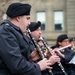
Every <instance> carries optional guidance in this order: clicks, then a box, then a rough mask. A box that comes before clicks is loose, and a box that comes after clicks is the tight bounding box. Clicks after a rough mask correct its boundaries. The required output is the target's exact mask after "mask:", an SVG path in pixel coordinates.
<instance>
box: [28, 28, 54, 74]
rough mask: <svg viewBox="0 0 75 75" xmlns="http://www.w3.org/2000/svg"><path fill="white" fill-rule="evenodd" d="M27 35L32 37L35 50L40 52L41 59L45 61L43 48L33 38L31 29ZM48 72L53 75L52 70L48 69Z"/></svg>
mask: <svg viewBox="0 0 75 75" xmlns="http://www.w3.org/2000/svg"><path fill="white" fill-rule="evenodd" d="M27 33H28V34H29V36H30V38H31V40H32V43H33V45H34V46H35V48H36V49H37V51H38V53H39V55H40V57H41V58H42V59H44V58H45V55H44V53H43V51H42V50H41V48H40V46H39V44H38V43H37V41H36V40H35V39H34V37H33V36H32V34H31V31H30V29H29V28H28V29H27ZM48 72H49V74H50V75H53V73H52V70H51V69H48Z"/></svg>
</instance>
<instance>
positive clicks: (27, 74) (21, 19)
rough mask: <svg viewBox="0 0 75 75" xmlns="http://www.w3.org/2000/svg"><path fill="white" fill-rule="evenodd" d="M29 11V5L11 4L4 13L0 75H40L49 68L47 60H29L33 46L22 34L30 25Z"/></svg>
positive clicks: (0, 50) (0, 39)
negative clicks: (5, 15) (36, 61)
mask: <svg viewBox="0 0 75 75" xmlns="http://www.w3.org/2000/svg"><path fill="white" fill-rule="evenodd" d="M30 9H31V5H29V4H22V3H12V4H10V5H9V7H8V9H7V11H6V14H7V16H8V19H7V20H5V21H3V22H2V23H1V25H0V75H41V71H42V70H45V69H50V68H51V67H50V65H51V63H50V62H49V60H47V59H43V60H41V61H39V62H38V63H34V62H31V61H30V60H29V56H30V54H31V52H32V50H34V46H33V44H32V42H31V41H30V39H29V38H28V37H27V36H26V35H25V34H24V32H25V31H26V29H27V27H28V26H29V24H30Z"/></svg>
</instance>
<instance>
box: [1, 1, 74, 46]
mask: <svg viewBox="0 0 75 75" xmlns="http://www.w3.org/2000/svg"><path fill="white" fill-rule="evenodd" d="M13 2H22V3H29V4H31V5H32V9H31V21H41V23H42V25H41V29H42V36H43V37H45V38H46V39H47V41H48V43H49V44H50V45H54V44H55V42H56V38H57V36H58V35H60V34H64V33H66V34H67V35H68V36H69V37H75V0H3V1H0V7H1V8H0V17H1V18H0V22H1V21H2V20H3V19H5V18H6V16H5V11H6V9H7V7H8V6H9V4H11V3H13Z"/></svg>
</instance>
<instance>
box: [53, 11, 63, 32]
mask: <svg viewBox="0 0 75 75" xmlns="http://www.w3.org/2000/svg"><path fill="white" fill-rule="evenodd" d="M54 25H55V30H62V31H63V30H64V13H63V11H54Z"/></svg>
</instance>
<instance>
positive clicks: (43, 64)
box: [37, 58, 52, 71]
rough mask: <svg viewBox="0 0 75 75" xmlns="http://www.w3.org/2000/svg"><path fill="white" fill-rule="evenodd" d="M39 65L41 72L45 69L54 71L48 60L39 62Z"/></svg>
mask: <svg viewBox="0 0 75 75" xmlns="http://www.w3.org/2000/svg"><path fill="white" fill-rule="evenodd" d="M37 64H39V66H40V69H41V71H43V70H45V69H52V67H51V65H52V64H51V63H50V61H49V60H47V59H46V58H44V59H43V60H41V61H39V62H38V63H37Z"/></svg>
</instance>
